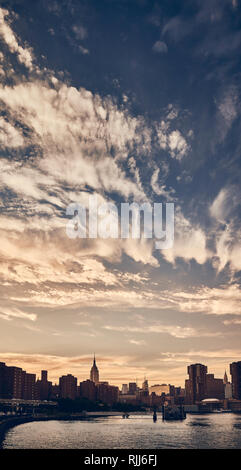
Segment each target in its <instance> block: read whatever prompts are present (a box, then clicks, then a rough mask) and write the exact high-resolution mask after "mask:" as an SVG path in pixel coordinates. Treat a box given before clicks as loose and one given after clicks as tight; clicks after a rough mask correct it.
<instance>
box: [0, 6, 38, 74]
mask: <svg viewBox="0 0 241 470" xmlns="http://www.w3.org/2000/svg"><path fill="white" fill-rule="evenodd" d="M8 14H9V13H8V11H7V10H4V9H3V8H0V36H1V38H2V39H3V41H4V42H5V43H6V44H7V46H8V48H9V50H10V52H12V53H16V54H17V58H18V60H19V62H20V63H22V64H24V65H25V67H26V68H27V69H29V70H30V71H31V70H33V55H32V50H31V49H30V48H28V47H22V46H21V45H20V44H19V43H18V41H17V39H16V36H15V34H14V33H13V30H12V29H11V28H10V26H9V24H8V22H7V20H6V17H7V16H8Z"/></svg>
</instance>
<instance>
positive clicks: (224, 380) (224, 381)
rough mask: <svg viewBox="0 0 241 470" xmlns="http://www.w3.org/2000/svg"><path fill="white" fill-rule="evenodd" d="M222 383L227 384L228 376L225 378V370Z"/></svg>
mask: <svg viewBox="0 0 241 470" xmlns="http://www.w3.org/2000/svg"><path fill="white" fill-rule="evenodd" d="M223 383H224V384H227V383H228V376H227V372H226V370H225V374H224V377H223Z"/></svg>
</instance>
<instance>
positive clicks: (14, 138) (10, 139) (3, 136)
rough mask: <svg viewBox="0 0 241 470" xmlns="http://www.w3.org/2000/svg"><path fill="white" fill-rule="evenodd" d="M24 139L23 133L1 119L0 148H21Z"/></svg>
mask: <svg viewBox="0 0 241 470" xmlns="http://www.w3.org/2000/svg"><path fill="white" fill-rule="evenodd" d="M23 145H24V139H23V136H22V134H21V132H20V131H19V130H18V129H16V128H15V127H14V126H12V125H11V124H10V123H9V122H8V121H6V120H5V119H4V118H2V117H0V147H3V148H6V147H10V148H11V147H12V148H14V147H21V146H23Z"/></svg>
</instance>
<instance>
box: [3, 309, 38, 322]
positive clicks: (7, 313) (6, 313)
mask: <svg viewBox="0 0 241 470" xmlns="http://www.w3.org/2000/svg"><path fill="white" fill-rule="evenodd" d="M0 317H1V318H3V319H4V320H13V319H14V318H20V319H23V320H30V321H36V319H37V315H36V314H35V313H26V312H23V311H22V310H19V309H18V308H8V307H4V308H2V307H0Z"/></svg>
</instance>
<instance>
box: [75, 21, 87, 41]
mask: <svg viewBox="0 0 241 470" xmlns="http://www.w3.org/2000/svg"><path fill="white" fill-rule="evenodd" d="M72 30H73V31H74V33H75V36H76V38H77V39H81V40H82V39H85V38H86V37H87V36H88V33H87V29H86V28H85V27H84V26H82V25H80V24H79V25H77V24H75V25H74V26H73V27H72Z"/></svg>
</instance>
